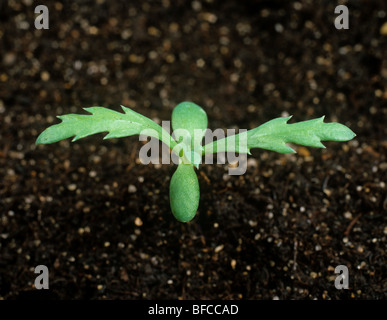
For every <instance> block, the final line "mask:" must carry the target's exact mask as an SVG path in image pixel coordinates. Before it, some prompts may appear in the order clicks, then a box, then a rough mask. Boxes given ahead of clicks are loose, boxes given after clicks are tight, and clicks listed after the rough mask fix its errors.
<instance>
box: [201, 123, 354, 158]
mask: <svg viewBox="0 0 387 320" xmlns="http://www.w3.org/2000/svg"><path fill="white" fill-rule="evenodd" d="M290 118H291V117H281V118H276V119H273V120H270V121H268V122H266V123H264V124H263V125H261V126H259V127H257V128H255V129H252V130H249V131H247V132H245V133H244V134H237V135H234V136H231V137H227V138H224V139H220V140H217V141H214V142H212V143H209V144H207V145H205V146H204V150H203V154H207V153H216V152H237V153H250V149H252V148H262V149H267V150H272V151H276V152H280V153H289V152H295V151H294V150H293V149H292V148H291V147H289V146H288V145H287V144H286V143H296V144H299V145H304V146H309V147H318V148H325V146H324V145H323V144H322V142H321V141H348V140H351V139H352V138H353V137H355V136H356V134H355V133H354V132H353V131H352V130H351V129H349V128H348V127H346V126H345V125H343V124H340V123H336V122H331V123H325V122H324V117H321V118H317V119H313V120H307V121H301V122H297V123H293V124H287V122H288V121H289V119H290ZM246 140H247V141H246Z"/></svg>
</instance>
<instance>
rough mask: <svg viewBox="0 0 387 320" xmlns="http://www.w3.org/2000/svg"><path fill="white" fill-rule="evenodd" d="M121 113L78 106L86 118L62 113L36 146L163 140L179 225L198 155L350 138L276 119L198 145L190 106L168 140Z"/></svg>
mask: <svg viewBox="0 0 387 320" xmlns="http://www.w3.org/2000/svg"><path fill="white" fill-rule="evenodd" d="M122 109H123V111H124V113H120V112H116V111H113V110H110V109H107V108H104V107H92V108H84V110H86V111H87V112H89V113H91V115H79V114H67V115H63V116H58V118H59V119H61V120H62V122H61V123H59V124H55V125H52V126H50V127H48V128H47V129H46V130H44V131H43V132H42V133H41V134H40V135H39V137H38V138H37V140H36V144H49V143H53V142H57V141H60V140H63V139H67V138H70V137H74V138H73V140H72V141H76V140H79V139H81V138H84V137H86V136H89V135H92V134H96V133H100V132H108V134H107V135H106V136H105V137H104V139H111V138H121V137H127V136H132V135H135V134H143V135H148V136H150V137H154V138H157V139H159V140H160V141H162V142H164V143H165V144H166V145H167V146H168V147H169V148H170V150H172V153H174V154H176V156H178V158H179V164H178V167H177V170H176V171H175V173H174V174H173V176H172V179H171V182H170V189H169V195H170V205H171V209H172V213H173V215H174V216H175V218H176V219H177V220H179V221H181V222H188V221H190V220H192V219H193V218H194V216H195V214H196V211H197V209H198V207H199V198H200V191H199V182H198V178H197V176H196V173H195V169H194V167H196V168H198V167H199V164H200V163H201V158H202V156H204V155H206V154H212V153H219V152H235V153H240V154H246V153H248V154H250V149H252V148H262V149H267V150H272V151H276V152H280V153H290V152H295V151H294V150H293V149H292V148H291V147H290V146H288V145H287V143H296V144H299V145H304V146H310V147H318V148H325V146H324V145H323V144H322V142H321V141H348V140H351V139H352V138H353V137H355V136H356V135H355V133H353V132H352V131H351V130H350V129H349V128H347V127H346V126H344V125H342V124H340V123H336V122H331V123H324V117H321V118H317V119H313V120H307V121H302V122H298V123H293V124H287V122H288V120H289V119H290V118H291V117H281V118H276V119H273V120H271V121H268V122H266V123H264V124H263V125H261V126H259V127H257V128H254V129H252V130H248V131H246V132H244V133H239V134H236V135H233V136H228V137H225V138H223V139H219V140H216V141H213V142H211V143H208V144H205V145H204V146H202V140H203V137H204V134H205V132H206V129H207V114H206V112H205V111H204V110H203V109H202V108H201V107H199V106H198V105H196V104H194V103H192V102H182V103H180V104H178V105H177V106H176V107H175V108H174V110H173V112H172V129H173V130H174V133H175V132H180V134H179V135H178V136H179V139H177V138H176V135H175V138H173V137H172V136H171V135H170V134H169V133H168V132H167V131H166V130H165V129H164V128H162V127H161V126H160V125H158V124H157V123H155V122H154V121H153V120H151V119H149V118H147V117H145V116H143V115H141V114H139V113H137V112H135V111H133V110H131V109H129V108H126V107H124V106H122Z"/></svg>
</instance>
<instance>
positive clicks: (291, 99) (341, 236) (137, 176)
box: [0, 0, 387, 299]
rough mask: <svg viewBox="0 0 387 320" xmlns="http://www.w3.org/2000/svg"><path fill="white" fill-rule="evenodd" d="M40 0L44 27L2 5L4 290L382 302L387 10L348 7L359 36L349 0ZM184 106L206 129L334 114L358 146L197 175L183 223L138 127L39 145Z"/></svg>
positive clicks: (386, 221) (20, 294)
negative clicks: (345, 22) (92, 118)
mask: <svg viewBox="0 0 387 320" xmlns="http://www.w3.org/2000/svg"><path fill="white" fill-rule="evenodd" d="M44 2H46V3H45V4H46V5H47V6H48V8H49V13H50V16H49V17H50V25H49V27H50V28H49V30H36V29H35V28H34V19H35V16H36V15H35V14H34V9H35V7H34V4H33V1H29V0H23V1H14V0H9V1H8V3H7V2H6V1H2V2H1V8H0V9H1V10H0V19H1V23H0V39H1V48H0V52H1V61H0V215H1V220H0V299H18V298H52V299H385V298H386V297H387V269H386V257H387V256H386V253H387V252H386V248H387V216H386V212H387V210H386V209H387V193H386V177H387V174H386V171H387V159H386V155H387V140H386V120H387V119H386V110H387V109H386V100H387V55H386V50H387V36H386V32H385V31H384V29H382V26H383V25H384V24H385V23H386V22H387V3H386V1H383V0H380V1H360V0H358V1H356V0H354V1H349V3H348V8H349V18H350V24H349V30H337V29H335V27H334V19H335V17H336V16H337V15H336V14H334V9H335V6H336V5H338V4H339V3H338V1H311V0H310V1H308V0H302V1H299V2H291V1H289V2H288V1H258V0H256V1H254V0H249V1H231V0H230V1H225V0H222V1H221V0H219V1H218V0H213V1H210V0H208V1H192V2H189V1H183V0H181V1H170V0H163V1H152V2H146V1H105V0H100V1H86V0H84V1H64V2H60V1H44ZM386 27H387V26H386V25H385V28H386ZM182 101H193V102H195V103H197V104H198V105H200V106H202V107H203V108H204V109H205V110H206V111H207V114H208V117H209V127H210V128H212V129H215V128H246V129H250V128H253V127H256V126H258V125H259V124H262V123H264V122H266V121H268V120H271V119H272V118H275V117H279V116H284V115H289V114H291V115H293V119H292V120H291V121H302V120H307V119H312V118H316V117H320V116H322V115H325V116H326V121H328V122H329V121H338V122H341V123H343V124H345V125H347V126H349V127H350V128H351V129H352V130H353V131H354V132H355V133H356V134H357V137H356V138H355V139H354V140H352V141H349V142H328V143H326V146H327V149H314V148H303V147H296V148H297V151H298V153H297V154H278V153H275V152H270V151H265V150H259V149H255V150H254V151H253V155H252V156H250V157H249V159H250V160H249V168H248V170H247V172H246V174H244V175H243V176H229V175H228V174H227V165H220V164H219V165H203V166H201V168H200V170H199V171H198V176H199V182H200V187H201V200H200V207H199V211H198V214H197V216H196V217H195V219H194V220H193V221H192V222H190V223H187V224H183V223H180V222H178V221H176V220H175V219H174V218H173V216H172V214H171V212H170V207H169V195H168V188H169V181H170V177H171V175H172V174H173V172H174V170H175V168H176V166H175V165H148V166H145V165H143V164H140V163H139V160H138V151H139V149H140V147H141V145H142V142H139V141H138V137H136V136H135V137H129V138H124V139H115V140H102V137H103V134H98V135H95V136H92V137H88V138H85V139H82V140H79V141H77V142H75V143H70V141H69V140H66V141H62V142H60V143H56V144H52V145H45V146H38V147H37V146H35V140H36V138H37V136H38V135H39V133H40V132H41V131H43V130H44V129H45V128H46V127H48V126H49V125H51V124H54V123H58V122H59V120H58V119H56V118H55V116H56V115H60V114H66V113H84V111H83V110H82V108H83V107H90V106H94V105H101V106H105V107H110V108H112V109H114V110H120V108H119V106H120V105H121V104H122V105H125V106H127V107H130V108H133V109H134V110H135V111H137V112H140V113H142V114H144V115H146V116H148V117H151V118H153V119H155V120H157V119H158V120H170V115H171V112H172V109H173V107H174V106H176V105H177V104H178V103H179V102H182ZM129 186H131V187H129ZM133 186H134V187H135V188H133ZM37 265H46V266H47V267H48V269H49V272H50V273H49V277H50V283H49V286H50V289H49V290H36V289H35V288H34V281H35V277H36V276H37V274H35V273H34V268H35V267H36V266H37ZM338 265H345V266H347V267H348V269H349V289H348V290H338V289H336V288H335V286H334V281H335V278H336V276H337V274H335V268H336V266H338Z"/></svg>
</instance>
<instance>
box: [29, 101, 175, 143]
mask: <svg viewBox="0 0 387 320" xmlns="http://www.w3.org/2000/svg"><path fill="white" fill-rule="evenodd" d="M121 107H122V109H123V111H124V113H121V112H117V111H114V110H110V109H107V108H104V107H91V108H84V110H86V111H87V112H89V113H91V115H81V114H67V115H63V116H58V118H59V119H61V120H62V122H61V123H59V124H55V125H52V126H50V127H48V128H47V129H46V130H44V131H43V132H42V133H41V134H40V135H39V137H38V138H37V140H36V144H49V143H54V142H57V141H60V140H63V139H67V138H71V137H74V138H73V140H72V141H77V140H79V139H81V138H84V137H87V136H90V135H92V134H96V133H100V132H108V134H107V135H106V136H105V137H104V139H111V138H120V137H127V136H131V135H135V134H146V135H149V136H152V137H155V138H158V139H159V140H161V141H163V142H164V143H166V144H167V145H168V146H169V147H170V148H173V147H174V146H175V145H176V142H175V141H174V140H173V138H172V137H171V136H170V135H169V133H168V132H166V131H165V130H164V129H163V128H162V127H161V126H159V125H158V124H157V123H155V122H154V121H152V120H151V119H149V118H147V117H145V116H143V115H141V114H139V113H137V112H135V111H133V110H131V109H129V108H126V107H124V106H121Z"/></svg>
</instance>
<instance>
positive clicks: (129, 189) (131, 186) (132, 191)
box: [128, 184, 137, 193]
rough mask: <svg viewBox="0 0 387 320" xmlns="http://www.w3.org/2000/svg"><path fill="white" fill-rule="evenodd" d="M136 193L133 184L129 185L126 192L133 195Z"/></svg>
mask: <svg viewBox="0 0 387 320" xmlns="http://www.w3.org/2000/svg"><path fill="white" fill-rule="evenodd" d="M136 191H137V188H136V186H134V185H133V184H130V185H129V187H128V192H129V193H135V192H136Z"/></svg>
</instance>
